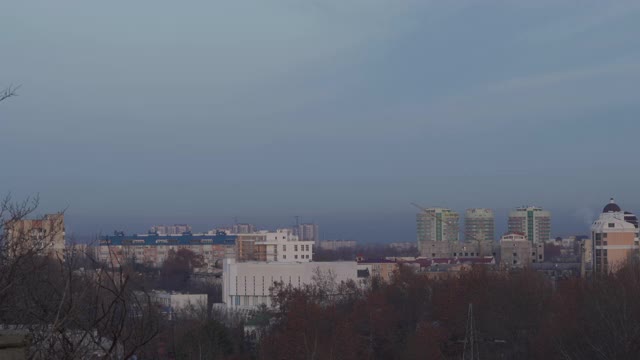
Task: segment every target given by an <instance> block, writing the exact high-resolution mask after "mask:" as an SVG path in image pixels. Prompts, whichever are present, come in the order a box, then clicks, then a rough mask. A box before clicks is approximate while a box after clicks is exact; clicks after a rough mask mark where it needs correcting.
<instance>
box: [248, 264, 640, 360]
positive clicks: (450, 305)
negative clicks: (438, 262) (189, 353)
mask: <svg viewBox="0 0 640 360" xmlns="http://www.w3.org/2000/svg"><path fill="white" fill-rule="evenodd" d="M332 291H333V290H330V289H327V288H326V286H324V285H313V286H307V287H304V288H302V289H296V288H283V289H279V291H278V295H277V300H278V301H277V306H276V308H275V309H274V317H273V319H272V320H271V322H270V325H265V333H264V335H263V336H262V340H261V342H260V344H259V346H258V347H257V350H256V353H255V354H254V356H255V358H258V359H460V358H461V357H462V354H463V352H464V350H465V339H467V340H470V339H471V335H470V334H471V333H470V332H469V331H468V330H467V328H468V321H469V318H470V316H469V304H473V307H472V308H473V312H472V318H473V332H472V334H473V337H474V343H475V344H477V351H478V353H479V355H480V357H481V358H483V359H638V357H639V356H640V355H639V354H640V301H639V300H640V266H639V265H638V263H637V262H634V263H630V264H628V265H626V266H625V267H624V268H622V269H621V270H620V271H618V272H617V273H616V274H611V275H608V276H604V277H602V278H597V279H594V280H593V281H585V280H582V279H572V280H567V281H563V282H559V283H557V284H556V285H555V288H554V286H552V283H551V282H550V281H549V280H547V279H546V278H544V277H543V276H542V275H540V274H538V273H535V272H530V271H524V272H520V273H517V274H505V273H498V272H489V271H486V270H484V269H482V268H476V269H473V270H472V271H468V272H464V273H462V274H460V276H459V277H456V278H450V279H447V280H437V281H436V280H430V279H428V278H426V277H425V276H423V275H421V274H419V273H414V272H412V271H411V270H410V269H408V268H401V270H400V271H399V272H398V273H397V275H396V276H395V277H394V278H393V280H392V281H391V282H390V283H383V282H380V281H376V280H374V281H372V282H371V283H370V284H369V286H368V287H364V288H362V287H359V286H356V285H355V284H351V285H349V284H346V285H344V284H343V285H342V286H340V287H339V288H338V292H337V294H339V296H337V297H336V296H335V294H334V296H331V297H328V296H327V295H328V294H329V293H331V292H332ZM328 299H329V300H328ZM468 344H469V342H468V343H467V348H468V347H469V345H468Z"/></svg>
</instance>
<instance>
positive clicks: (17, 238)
mask: <svg viewBox="0 0 640 360" xmlns="http://www.w3.org/2000/svg"><path fill="white" fill-rule="evenodd" d="M3 229H4V231H5V234H4V239H5V240H6V245H5V250H6V251H7V256H10V257H14V256H20V255H23V254H25V253H27V252H30V253H34V254H37V255H47V256H53V257H58V258H63V257H64V251H65V226H64V214H63V213H56V214H46V215H44V216H43V217H42V218H40V219H22V220H15V221H9V222H7V223H5V224H4V226H3Z"/></svg>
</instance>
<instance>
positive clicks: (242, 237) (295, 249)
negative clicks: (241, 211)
mask: <svg viewBox="0 0 640 360" xmlns="http://www.w3.org/2000/svg"><path fill="white" fill-rule="evenodd" d="M314 245H315V244H314V242H313V241H301V240H299V239H298V236H296V235H294V234H293V230H291V229H278V230H276V231H275V232H269V231H258V232H255V233H252V234H237V235H236V259H237V261H239V262H242V261H268V262H273V261H278V262H309V261H311V260H312V258H313V247H314Z"/></svg>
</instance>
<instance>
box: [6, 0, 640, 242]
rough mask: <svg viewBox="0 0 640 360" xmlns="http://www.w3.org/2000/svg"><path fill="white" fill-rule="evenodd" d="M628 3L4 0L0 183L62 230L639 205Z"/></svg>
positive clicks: (395, 232) (361, 229) (335, 234)
mask: <svg viewBox="0 0 640 360" xmlns="http://www.w3.org/2000/svg"><path fill="white" fill-rule="evenodd" d="M638 34H640V2H638V1H625V0H621V1H592V0H580V1H577V0H575V1H558V0H535V1H533V0H530V1H470V0H459V1H444V0H442V1H429V0H270V1H264V0H214V1H212V0H207V1H204V0H202V1H183V2H177V1H159V0H154V1H142V0H139V1H108V2H95V1H86V0H77V1H68V0H59V1H50V0H41V1H36V0H34V1H4V2H3V3H2V4H0V87H2V86H6V85H9V84H21V85H22V87H21V88H20V91H19V92H20V96H19V97H16V98H12V99H10V100H7V101H5V102H3V103H2V104H0V154H2V168H1V170H0V191H2V192H9V191H11V192H12V193H13V194H14V196H16V197H21V196H25V195H28V194H32V193H36V192H37V193H40V196H41V199H42V207H41V209H40V210H41V211H42V212H46V211H53V210H56V209H60V208H66V207H68V210H67V222H68V227H69V229H70V231H71V232H76V233H80V234H88V233H96V232H103V233H105V232H111V231H112V230H114V229H115V228H117V229H125V230H127V231H137V232H139V231H144V230H146V228H147V226H150V225H152V224H153V223H156V222H188V223H193V224H194V225H196V228H197V229H198V230H204V229H206V228H210V227H213V226H215V225H221V224H224V223H231V222H232V221H233V219H234V218H235V217H237V218H238V219H239V220H240V221H252V222H256V223H258V224H262V225H273V226H275V225H287V224H290V223H291V222H292V221H293V216H294V215H300V216H301V217H302V219H303V220H307V221H311V220H314V221H316V222H318V223H320V225H321V226H322V230H323V231H322V232H323V234H324V236H325V237H327V238H329V237H332V238H357V239H358V240H363V241H364V240H375V241H383V240H386V241H394V240H395V241H402V240H413V239H414V236H415V235H414V234H415V229H414V227H415V226H414V221H415V218H414V212H415V211H414V210H415V209H413V208H412V207H411V206H410V205H409V203H410V202H412V201H414V202H418V203H421V204H423V205H425V206H432V205H433V206H436V205H437V206H447V207H451V208H453V209H456V210H460V211H463V210H464V209H465V208H468V207H491V208H494V209H496V211H497V214H498V219H497V223H498V224H497V225H498V229H503V228H504V223H505V222H506V221H505V219H504V215H505V214H506V211H507V209H509V208H512V207H515V206H518V205H522V204H536V205H539V206H542V207H545V208H548V209H550V210H552V211H553V212H554V214H555V215H556V216H555V218H554V224H553V225H554V230H555V231H554V233H558V234H560V235H561V234H567V233H572V232H583V233H584V232H586V224H587V223H588V222H589V221H590V219H591V218H592V217H593V216H595V213H596V211H598V209H599V208H601V206H602V205H603V203H606V201H607V199H608V198H609V196H615V197H616V198H617V199H618V200H619V203H620V204H621V205H622V206H623V208H625V209H629V210H633V211H637V210H640V193H639V192H638V185H639V184H640V169H639V167H638V155H639V154H640V145H639V143H638V131H640V101H639V100H640V85H639V84H640V36H638Z"/></svg>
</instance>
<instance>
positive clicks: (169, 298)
mask: <svg viewBox="0 0 640 360" xmlns="http://www.w3.org/2000/svg"><path fill="white" fill-rule="evenodd" d="M149 297H150V300H151V302H152V303H155V304H157V305H159V306H160V309H161V311H162V314H163V315H164V316H166V317H167V318H168V319H169V320H173V319H175V318H176V315H177V314H179V313H180V312H181V311H183V310H189V308H191V309H192V310H195V311H194V312H192V313H191V314H189V312H188V311H187V314H185V315H187V316H189V315H196V316H197V315H198V314H200V315H201V314H202V313H203V312H206V310H207V300H208V296H207V294H183V293H176V292H166V291H156V290H154V291H152V292H150V293H149Z"/></svg>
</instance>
